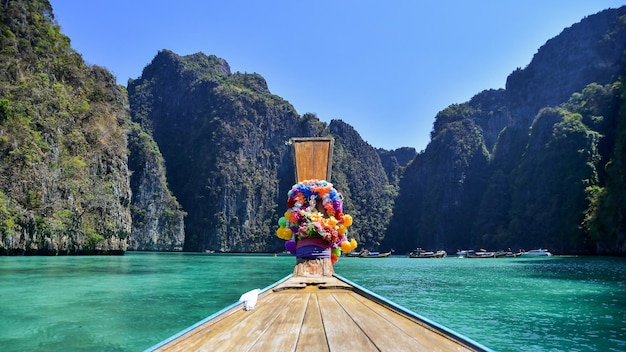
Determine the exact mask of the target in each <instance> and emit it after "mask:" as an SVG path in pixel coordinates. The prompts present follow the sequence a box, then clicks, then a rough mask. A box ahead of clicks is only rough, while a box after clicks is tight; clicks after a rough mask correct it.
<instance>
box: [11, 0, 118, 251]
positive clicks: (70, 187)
mask: <svg viewBox="0 0 626 352" xmlns="http://www.w3.org/2000/svg"><path fill="white" fill-rule="evenodd" d="M0 25H1V27H0V30H1V32H0V33H1V34H0V48H2V50H1V51H0V180H1V182H0V254H47V255H56V254H92V253H104V254H107V253H115V254H119V253H123V252H124V251H125V250H126V246H127V240H128V236H129V234H130V231H131V216H130V208H129V207H130V199H131V192H130V186H129V176H130V175H129V171H128V149H127V147H126V133H125V130H124V125H125V123H126V122H127V121H128V116H129V115H128V103H127V98H126V91H125V89H124V88H123V87H120V86H118V85H116V83H115V78H114V77H113V76H112V75H111V74H110V73H109V72H108V71H106V70H105V69H103V68H100V67H97V66H87V65H86V64H85V63H84V61H83V59H82V57H81V56H80V55H79V54H78V53H76V52H75V51H74V50H73V49H72V48H71V47H70V42H69V39H68V38H67V37H66V36H64V35H63V34H61V32H60V29H59V26H58V25H56V24H55V23H54V16H53V14H52V9H51V7H50V4H49V3H48V2H47V1H41V0H34V1H19V0H15V1H2V2H1V3H0Z"/></svg>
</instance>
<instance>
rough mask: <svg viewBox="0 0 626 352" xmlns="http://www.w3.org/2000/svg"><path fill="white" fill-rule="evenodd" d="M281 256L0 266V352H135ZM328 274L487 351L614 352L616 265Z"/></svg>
mask: <svg viewBox="0 0 626 352" xmlns="http://www.w3.org/2000/svg"><path fill="white" fill-rule="evenodd" d="M294 264H295V258H294V257H291V256H285V255H279V256H274V255H223V254H200V253H195V254H192V253H136V252H128V253H126V255H124V256H79V257H75V256H72V257H68V256H64V257H0V350H2V351H6V352H8V351H143V350H145V349H146V348H149V347H151V346H153V345H155V344H157V343H158V342H160V341H161V340H164V339H166V338H168V337H169V336H171V335H173V334H175V333H177V332H178V331H180V330H182V329H185V328H187V327H188V326H190V325H193V324H194V323H196V322H198V321H199V320H202V319H204V318H205V317H207V316H209V315H211V314H213V313H215V312H217V311H219V310H221V309H222V308H224V307H225V306H227V305H230V304H232V303H234V302H236V301H237V300H238V299H239V297H240V296H241V294H242V293H245V292H247V291H249V290H252V289H255V288H261V289H263V288H265V287H267V286H269V285H271V284H273V283H274V282H275V281H277V280H279V279H281V278H283V277H285V276H286V275H288V274H290V273H291V272H292V270H293V266H294ZM335 272H337V273H338V274H339V275H341V276H343V277H345V278H346V279H348V280H350V281H352V282H354V283H356V284H358V285H360V286H363V287H365V288H367V289H369V290H371V291H374V292H376V293H377V294H379V295H382V296H383V297H385V298H387V299H389V300H391V301H393V302H395V303H397V304H399V305H401V306H404V307H405V308H408V309H409V310H411V311H413V312H415V313H417V314H419V315H421V316H424V317H426V318H429V319H431V320H433V321H435V322H437V323H439V324H441V325H444V326H446V327H448V328H450V329H452V330H455V331H456V332H458V333H460V334H462V335H465V336H467V337H469V338H471V339H473V340H475V341H477V342H479V343H481V344H483V345H485V346H487V347H489V348H492V349H494V350H495V351H626V259H625V258H604V257H560V256H553V257H549V258H498V259H460V258H454V257H448V258H445V259H410V258H408V257H403V256H391V257H388V258H376V259H374V258H346V257H342V258H341V259H340V260H339V262H338V263H337V264H336V265H335Z"/></svg>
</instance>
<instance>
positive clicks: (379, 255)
mask: <svg viewBox="0 0 626 352" xmlns="http://www.w3.org/2000/svg"><path fill="white" fill-rule="evenodd" d="M391 253H393V250H391V251H389V252H385V253H380V252H370V251H368V250H367V249H364V250H362V251H361V253H360V254H359V258H385V257H388V256H390V255H391Z"/></svg>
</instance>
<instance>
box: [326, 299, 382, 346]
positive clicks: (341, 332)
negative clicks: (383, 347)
mask: <svg viewBox="0 0 626 352" xmlns="http://www.w3.org/2000/svg"><path fill="white" fill-rule="evenodd" d="M342 294H344V293H334V294H329V293H319V294H317V298H318V301H319V305H320V312H321V315H322V322H323V323H324V331H325V332H326V338H327V339H328V346H329V348H330V350H331V351H361V352H362V351H379V350H378V348H376V346H374V344H373V343H372V341H370V339H369V338H368V337H367V336H366V335H365V334H364V333H363V331H362V330H361V328H360V327H359V326H358V325H357V324H356V323H355V322H354V320H352V317H350V315H349V314H348V313H346V311H345V310H344V309H343V308H342V307H341V305H340V304H339V303H338V302H337V300H336V299H335V297H334V296H335V295H337V296H340V295H342Z"/></svg>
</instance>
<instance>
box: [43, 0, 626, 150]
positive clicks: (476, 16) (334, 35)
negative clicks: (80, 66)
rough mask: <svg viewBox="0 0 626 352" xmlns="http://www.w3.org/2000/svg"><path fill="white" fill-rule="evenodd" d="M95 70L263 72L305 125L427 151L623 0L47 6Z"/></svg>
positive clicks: (121, 75) (105, 0) (132, 74)
mask: <svg viewBox="0 0 626 352" xmlns="http://www.w3.org/2000/svg"><path fill="white" fill-rule="evenodd" d="M50 3H51V4H52V7H53V10H54V14H55V18H56V21H57V22H58V24H59V25H60V26H61V30H62V32H63V33H64V34H66V35H67V36H68V37H69V38H70V39H71V41H72V47H73V48H74V49H76V50H77V51H78V52H79V53H81V54H82V55H83V58H84V59H85V61H86V62H87V63H88V64H94V65H99V66H103V67H106V68H107V69H108V70H110V71H111V72H112V73H113V74H114V75H115V76H116V77H117V80H118V83H120V84H123V85H126V83H127V81H128V79H129V78H133V79H134V78H139V77H140V76H141V72H142V70H143V68H144V67H145V66H147V65H148V64H149V63H150V62H151V61H152V59H153V58H154V56H155V55H156V54H157V52H158V51H159V50H162V49H169V50H172V51H173V52H175V53H177V54H179V55H188V54H193V53H196V52H203V53H205V54H207V55H210V54H213V55H216V56H218V57H221V58H223V59H225V60H226V61H227V62H228V63H229V64H230V66H231V70H232V71H233V72H236V71H240V72H248V73H252V72H256V73H259V74H261V75H262V76H263V77H264V78H265V79H266V81H267V83H268V86H269V88H270V90H271V92H272V93H274V94H276V95H279V96H281V97H282V98H284V99H286V100H288V101H289V102H290V103H291V104H292V105H293V106H294V107H295V109H296V110H297V111H298V113H299V114H304V113H306V112H312V113H315V114H316V115H317V116H318V117H319V118H320V119H321V120H322V121H326V122H329V121H330V120H331V119H341V120H343V121H345V122H346V123H348V124H350V125H352V126H353V127H354V128H355V129H356V130H357V131H358V132H359V133H360V134H361V136H362V137H363V139H364V140H365V141H367V142H368V143H369V144H370V145H372V146H374V147H377V148H385V149H395V148H399V147H414V148H416V149H417V150H418V151H420V150H422V149H425V148H426V145H427V144H428V142H429V140H430V131H431V130H432V125H433V122H434V119H435V116H436V115H437V113H438V112H439V111H441V110H443V109H444V108H446V107H447V106H449V105H451V104H457V103H463V102H466V101H468V100H469V99H470V98H471V97H472V96H474V95H476V94H477V93H479V92H481V91H483V90H485V89H497V88H504V85H505V83H506V77H507V76H508V75H509V74H510V73H511V72H512V71H513V70H515V69H516V68H518V67H520V68H523V67H525V66H526V65H528V63H530V61H531V59H532V57H533V55H534V54H535V53H536V52H537V50H538V49H539V47H541V46H542V45H543V44H544V43H545V42H546V41H547V40H548V39H550V38H553V37H555V36H556V35H558V34H559V33H560V32H561V31H562V30H563V29H565V28H566V27H569V26H571V25H573V24H574V23H577V22H579V21H580V20H582V19H583V18H584V17H585V16H588V15H592V14H594V13H597V12H599V11H601V10H603V9H606V8H616V7H620V6H623V5H626V0H619V1H618V0H567V1H566V0H523V1H520V0H510V1H503V0H474V1H464V0H457V1H451V0H437V1H420V0H402V1H394V0H388V1H382V0H380V1H369V0H359V1H353V0H344V1H341V0H335V1H326V0H316V1H301V0H290V1H283V0H275V1H254V0H247V1H246V0H228V1H226V0H220V1H213V0H196V1H192V0H180V1H171V0H167V1H165V0H89V1H85V0H50Z"/></svg>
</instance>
